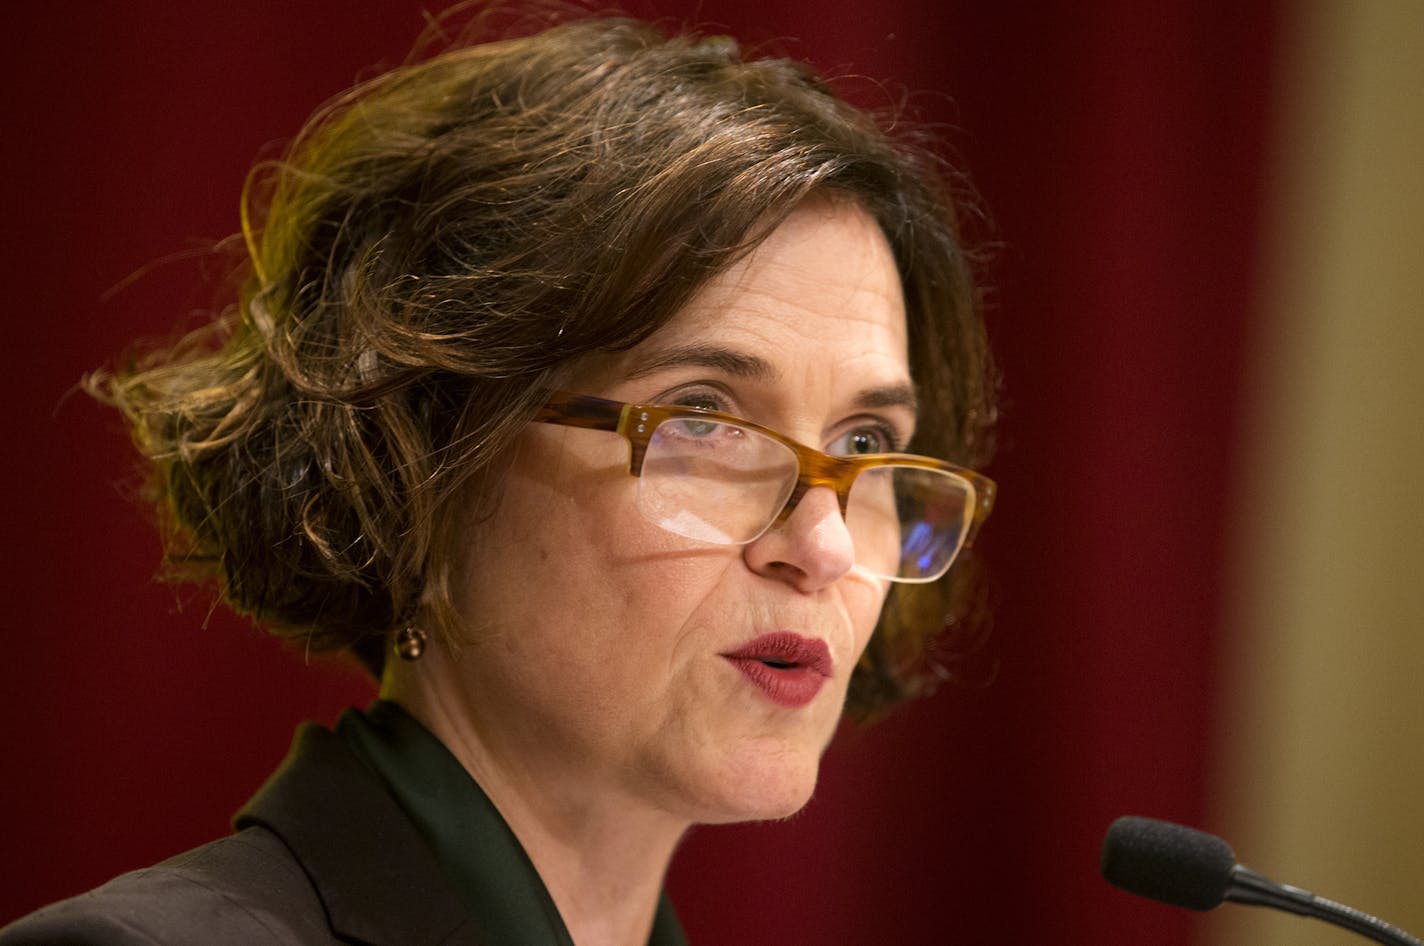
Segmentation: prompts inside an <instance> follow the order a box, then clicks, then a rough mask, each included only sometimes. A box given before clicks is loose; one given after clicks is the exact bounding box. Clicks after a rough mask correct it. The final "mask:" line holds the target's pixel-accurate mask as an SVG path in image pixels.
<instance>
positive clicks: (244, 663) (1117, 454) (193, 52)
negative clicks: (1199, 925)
mask: <svg viewBox="0 0 1424 946" xmlns="http://www.w3.org/2000/svg"><path fill="white" fill-rule="evenodd" d="M627 9H629V10H631V11H632V12H634V13H638V14H643V15H649V14H656V15H658V16H663V17H668V18H671V19H674V20H683V19H687V20H691V21H693V22H697V23H701V24H705V25H706V26H708V27H710V28H711V29H712V30H714V31H718V32H730V33H732V34H733V35H736V36H738V37H739V38H741V39H743V40H744V41H746V42H748V43H749V44H755V43H757V42H759V41H766V40H773V39H777V40H780V41H781V42H780V46H781V48H784V49H785V50H786V51H787V52H789V53H790V54H792V55H795V56H798V57H801V58H806V59H810V60H811V61H813V62H815V63H816V64H817V65H819V66H820V67H821V68H822V69H824V70H826V71H828V72H830V73H833V74H848V73H857V74H864V75H867V76H871V77H874V78H876V79H879V80H884V87H883V88H884V91H883V93H869V90H867V89H865V88H862V93H866V94H880V95H883V96H885V97H888V98H889V99H892V100H898V99H900V98H902V97H904V98H906V99H907V101H908V102H909V104H910V105H911V106H912V108H913V110H914V111H916V112H917V113H918V114H919V115H920V116H921V117H922V118H924V119H926V120H929V121H931V122H934V123H936V124H937V125H939V127H940V130H941V133H942V136H943V137H944V139H945V140H946V142H947V143H948V145H949V146H950V148H951V149H952V152H953V155H954V160H955V161H956V163H958V164H959V165H960V166H961V167H963V168H964V169H965V170H967V171H968V173H969V174H970V176H971V178H972V180H973V182H974V183H975V185H976V186H977V188H978V191H979V192H980V194H981V195H982V203H983V206H984V208H986V212H987V217H988V220H987V221H986V220H982V219H979V220H972V221H971V222H970V229H971V232H972V233H973V235H974V236H975V237H977V238H978V239H980V240H981V241H984V242H990V243H993V244H995V245H996V246H997V249H996V251H995V257H994V259H993V261H992V263H991V264H990V266H989V268H988V269H987V271H986V275H987V277H988V283H989V290H990V291H989V295H988V301H989V319H990V326H991V331H992V334H993V338H994V342H995V347H996V350H997V353H998V355H999V358H1000V360H1001V362H1002V367H1003V373H1004V378H1005V385H1006V403H1005V410H1004V417H1003V425H1002V429H1001V448H1000V451H999V454H998V458H997V459H996V461H995V463H994V465H993V467H992V468H991V470H990V471H989V472H991V473H992V474H993V475H994V476H995V477H996V478H997V479H998V480H999V482H1000V484H1001V488H1002V492H1001V503H1000V506H999V509H998V511H996V513H995V515H994V518H993V519H992V520H991V522H990V524H989V527H988V529H987V530H986V533H985V536H984V541H983V549H984V552H985V554H986V555H987V557H988V560H989V564H990V567H991V569H992V572H993V582H994V588H995V598H996V601H997V617H996V620H995V626H994V629H993V633H992V636H991V637H990V639H989V641H988V643H987V644H986V645H985V648H984V649H983V650H982V651H981V652H980V653H979V654H977V655H976V656H975V661H974V670H973V674H972V676H973V677H974V678H975V680H974V682H973V683H969V684H958V685H957V684H954V683H950V684H947V685H946V686H945V687H943V688H942V690H941V691H940V692H939V693H938V694H937V695H936V696H935V697H933V698H931V699H929V700H926V701H924V702H922V703H920V704H917V705H915V706H913V707H910V708H908V709H906V710H904V711H902V712H900V713H899V714H897V715H896V716H894V717H892V718H891V719H889V720H888V721H886V722H884V723H882V724H879V725H877V726H874V727H872V728H870V729H868V730H864V731H855V732H847V733H843V734H842V736H841V738H840V739H838V741H837V743H836V744H835V745H834V746H833V748H832V749H831V751H830V753H829V755H828V757H827V760H826V765H825V770H824V776H823V780H822V784H821V787H820V789H819V791H818V794H817V797H816V798H815V800H814V801H813V802H812V803H811V805H810V806H809V807H808V808H807V809H806V810H805V811H804V812H803V813H802V814H801V815H799V816H798V817H796V818H795V819H793V820H792V821H791V822H789V823H786V824H781V825H771V826H766V825H756V826H742V827H735V828H717V829H705V830H702V831H698V832H696V833H694V835H693V836H692V837H691V838H690V839H689V841H688V842H687V843H686V845H685V847H684V849H683V851H682V852H681V853H680V854H679V857H678V859H677V861H676V862H675V864H674V868H673V873H672V877H671V880H670V885H671V889H672V892H673V895H674V899H675V901H676V902H677V903H678V905H679V908H680V912H681V914H682V917H683V920H684V923H685V925H686V927H687V928H688V931H689V933H690V934H691V936H692V939H693V941H694V942H700V943H738V944H745V946H755V944H784V943H847V944H858V943H889V942H893V943H897V944H918V943H924V944H930V943H940V942H947V941H955V942H961V943H985V944H988V943H1004V944H1022V943H1031V942H1055V943H1078V944H1101V943H1133V942H1149V941H1150V942H1153V943H1157V944H1163V946H1171V944H1185V943H1186V942H1188V940H1189V938H1190V934H1191V930H1192V927H1191V924H1192V918H1191V916H1190V915H1185V914H1177V913H1174V912H1172V911H1169V910H1167V909H1166V908H1163V907H1157V906H1154V905H1151V904H1146V903H1141V902H1138V901H1134V900H1132V899H1131V898H1129V897H1128V896H1127V895H1125V894H1121V893H1119V892H1117V891H1114V890H1112V889H1111V888H1109V887H1107V886H1106V885H1105V884H1104V883H1103V882H1102V881H1101V880H1099V879H1098V877H1097V872H1096V862H1097V847H1098V844H1099V841H1100V839H1101V836H1102V832H1103V830H1104V829H1105V828H1106V826H1107V824H1108V823H1109V822H1110V821H1111V820H1112V819H1113V818H1114V817H1115V816H1117V815H1119V814H1123V813H1129V812H1131V813H1143V814H1153V815H1158V816H1162V817H1168V818H1174V819H1177V820H1184V821H1200V820H1201V816H1202V814H1203V809H1204V806H1205V804H1206V777H1207V771H1208V767H1209V765H1210V757H1209V750H1210V744H1209V738H1208V737H1209V734H1210V732H1211V727H1212V725H1213V721H1212V720H1211V719H1210V718H1209V717H1210V715H1211V706H1212V694H1213V687H1214V686H1215V682H1214V679H1213V666H1214V663H1213V661H1214V657H1215V654H1216V647H1217V643H1218V639H1219V629H1220V626H1221V595H1222V583H1223V574H1222V567H1221V549H1222V545H1223V542H1224V538H1225V537H1224V531H1225V524H1226V520H1225V510H1226V508H1227V503H1228V501H1229V498H1230V497H1229V492H1230V486H1231V483H1232V473H1233V451H1234V447H1235V446H1236V444H1235V442H1234V441H1235V436H1236V432H1237V430H1238V421H1239V418H1238V416H1237V415H1238V404H1239V398H1238V395H1239V393H1240V387H1241V383H1242V377H1241V375H1242V371H1243V370H1244V365H1245V358H1246V355H1245V353H1244V351H1243V348H1244V343H1245V340H1246V338H1247V337H1248V335H1249V332H1248V325H1249V320H1250V319H1251V318H1252V311H1253V310H1252V301H1253V283H1252V278H1253V273H1254V263H1255V254H1256V243H1257V229H1258V224H1259V205H1260V190H1261V183H1262V180H1261V179H1262V168H1263V166H1264V158H1265V155H1264V150H1265V142H1266V140H1267V134H1266V133H1267V130H1268V129H1267V125H1268V120H1269V117H1270V114H1271V108H1270V106H1271V94H1270V93H1271V89H1270V81H1269V80H1270V78H1271V76H1272V63H1273V57H1274V55H1275V46H1276V42H1275V39H1276V37H1277V36H1278V35H1279V28H1278V23H1277V22H1276V21H1277V19H1278V16H1277V13H1276V11H1275V10H1274V5H1273V4H1272V3H1269V2H1257V3H1248V4H1244V5H1242V4H1237V3H1229V2H1225V0H1211V2H1202V3H1195V4H1168V5H1157V4H1136V3H1131V2H1126V0H1122V2H1114V0H1084V2H1074V3H1067V2H1051V3H1042V4H1032V5H1030V4H1004V5H997V4H992V5H991V4H981V3H969V2H957V0H952V2H942V0H936V2H930V0H898V2H888V3H883V4H877V5H875V9H874V10H873V11H872V9H871V6H870V5H869V4H843V5H826V4H818V3H814V2H811V0H781V2H777V3H766V2H760V3H756V2H751V0H702V2H692V0H668V2H665V3H659V4H657V5H655V6H651V5H649V4H646V3H633V4H628V5H627ZM16 16H17V15H16V14H14V13H12V14H11V21H12V23H14V22H16ZM422 25H423V20H422V16H421V13H420V9H419V7H418V6H417V5H416V4H415V3H414V2H409V3H407V2H383V3H379V4H359V5H353V4H349V3H338V2H335V0H281V2H276V0H265V2H251V3H243V4H234V3H219V2H214V0H192V2H188V3H182V4H175V3H167V2H163V3H160V2H156V0H131V2H128V3H124V4H111V5H94V6H93V8H92V9H88V10H81V9H78V8H75V7H74V6H72V5H49V6H40V5H29V6H28V7H27V8H26V9H24V10H23V12H20V13H19V14H18V27H19V31H18V33H17V34H15V35H16V36H17V37H18V38H17V39H15V40H14V41H13V45H12V54H11V55H12V58H18V68H15V69H12V71H11V80H10V81H9V82H8V83H7V87H6V89H5V92H4V95H5V97H6V99H7V102H6V107H5V114H6V116H7V121H6V133H5V138H6V147H5V148H4V149H3V158H2V159H0V160H3V161H4V174H3V180H4V188H5V202H4V206H5V208H6V211H7V215H8V217H9V223H10V226H9V228H8V234H7V237H6V252H5V254H4V259H5V264H4V265H5V266H6V269H7V272H6V279H5V283H4V284H5V286H6V287H7V289H8V298H7V306H8V318H7V319H6V323H7V324H8V325H9V326H10V328H9V329H8V331H9V333H10V334H9V337H10V339H11V341H10V342H8V343H7V344H6V346H5V348H6V351H8V352H9V355H8V356H7V358H6V361H7V363H8V364H7V367H6V370H5V371H4V372H3V377H4V384H5V386H6V401H5V403H7V404H9V405H10V408H9V410H8V411H7V416H8V419H9V421H8V423H9V430H8V436H7V438H6V439H7V441H8V442H9V444H10V446H9V448H8V449H7V451H6V453H7V457H6V462H5V464H4V475H5V478H6V482H5V488H4V497H5V503H6V516H5V521H7V522H9V523H10V527H9V530H8V535H7V537H6V539H5V541H4V554H5V556H6V561H5V566H4V569H3V574H4V576H5V581H6V588H5V598H6V600H8V601H10V602H11V605H10V607H11V618H10V619H9V620H8V621H7V625H8V627H7V631H6V646H5V654H6V655H7V657H8V669H9V672H8V673H7V675H6V686H5V687H4V688H3V690H0V701H3V702H0V715H3V719H4V720H5V722H4V726H3V730H0V751H3V759H4V773H3V778H0V819H3V824H0V849H3V862H4V863H5V864H6V865H7V866H6V871H5V873H6V875H7V882H6V883H5V884H4V885H3V888H0V923H3V922H5V921H8V920H10V919H13V918H14V917H16V916H18V915H20V914H21V913H24V912H27V911H29V910H31V909H33V908H35V907H37V906H39V905H40V904H42V903H44V902H46V901H48V900H52V899H55V898H58V897H61V896H66V895H69V894H73V893H76V892H78V891H80V890H82V889H85V888H87V887H90V886H93V885H95V884H97V883H99V882H101V881H103V880H105V879H107V878H108V877H110V876H112V875H113V874H115V873H118V872H120V871H123V870H126V869H131V868H134V867H138V866H142V865H144V864H146V863H151V862H153V861H156V860H158V859H161V858H163V857H165V856H168V855H170V854H172V853H175V852H177V851H179V850H181V849H183V848H186V847H189V846H192V845H194V844H197V843H200V842H202V841H204V840H207V839H210V838H212V837H214V836H216V835H218V834H220V833H222V832H224V831H225V830H226V821H227V818H228V817H229V815H230V814H231V812H232V811H233V810H235V809H236V808H237V807H238V806H239V805H240V804H241V803H242V802H243V801H244V800H245V799H246V798H247V796H248V795H249V794H250V793H251V792H252V791H253V790H254V789H255V788H256V786H257V785H258V784H259V783H260V782H261V781H262V779H263V778H264V777H265V775H266V774H267V772H268V771H269V770H270V768H271V767H272V766H273V765H275V764H276V763H277V762H278V761H279V760H280V759H281V757H282V756H283V755H284V753H285V751H286V747H287V743H288V739H289V738H290V734H291V730H292V728H293V726H294V725H295V723H296V722H297V721H299V720H301V719H303V718H316V719H319V720H324V721H331V720H333V719H334V718H335V716H336V715H337V714H338V713H339V711H340V709H341V708H342V707H344V706H345V705H347V704H349V703H353V702H354V703H363V702H365V701H366V700H368V699H369V698H370V696H371V694H372V688H371V686H370V685H369V684H368V683H367V682H366V681H365V680H364V679H362V677H361V676H360V674H359V673H358V672H356V671H355V670H353V669H350V668H348V667H345V666H344V665H342V664H340V663H338V662H332V661H329V660H312V661H305V660H304V659H303V656H302V655H301V654H292V653H289V652H286V651H284V650H283V649H282V648H281V647H279V646H278V645H277V644H276V643H274V642H272V641H270V640H268V639H266V638H265V637H263V636H262V635H260V634H257V633H254V632H253V630H252V629H251V628H250V627H249V626H248V625H247V624H246V623H245V622H244V621H242V620H239V619H236V618H233V617H232V616H231V615H229V614H228V613H226V612H225V611H224V610H222V609H221V608H218V609H213V608H212V607H211V605H210V600H209V596H208V594H207V592H204V591H193V590H191V589H181V588H179V589H175V588H173V587H168V586H160V585H156V584H154V583H153V582H152V581H151V577H152V575H153V574H154V572H155V570H156V568H157V565H158V560H159V545H158V540H157V537H156V535H155V534H154V532H153V529H152V528H151V526H150V525H149V521H148V517H147V513H146V511H145V510H144V509H143V508H142V507H141V506H139V505H138V504H137V503H135V502H134V501H132V499H131V494H132V491H133V487H134V485H135V482H136V477H135V475H134V463H133V457H132V453H131V451H130V449H129V447H128V445H127V443H126V441H125V438H124V435H123V433H122V431H121V430H120V427H119V424H118V421H117V419H116V417H114V416H112V415H111V414H110V413H109V412H107V411H105V410H104V409H102V408H100V407H98V406H97V405H95V404H93V403H91V402H90V401H89V400H88V399H87V398H86V397H85V396H83V395H81V394H77V393H74V385H75V384H76V382H77V381H78V379H79V377H80V376H81V375H82V374H83V373H84V372H85V371H86V370H88V369H90V368H92V367H94V366H96V365H98V364H100V363H102V362H104V361H106V360H108V359H110V358H112V357H113V356H114V355H116V354H117V353H119V352H120V351H122V350H123V349H124V348H125V346H126V345H127V344H128V343H129V342H130V341H131V340H132V339H134V338H136V337H138V336H145V335H147V336H152V335H164V334H167V333H168V332H169V331H170V330H171V328H172V327H173V326H174V325H175V324H177V323H179V322H180V321H182V320H183V319H184V318H185V317H186V316H187V315H188V314H189V313H190V312H192V311H193V310H196V309H201V308H202V307H203V306H204V305H205V304H206V303H207V301H208V299H207V297H206V296H205V295H204V293H203V292H202V291H201V289H199V288H198V286H199V278H198V277H199V276H200V273H201V269H202V265H201V263H200V262H199V261H198V259H197V258H198V256H199V255H200V254H199V253H198V251H200V250H201V249H202V248H204V247H206V246H209V245H210V244H211V243H212V242H213V241H214V240H216V239H219V238H222V237H223V236H226V235H227V234H229V233H231V232H232V231H234V230H235V229H236V226H237V214H236V207H237V195H238V191H239V188H240V185H241V181H242V177H243V175H244V173H245V171H246V169H247V167H248V166H249V165H250V163H251V161H252V160H253V158H254V157H256V156H257V155H258V154H259V152H260V151H262V149H263V147H264V145H266V144H267V143H269V142H272V141H274V140H279V139H282V138H283V137H285V136H288V135H290V134H291V133H293V132H294V131H295V130H296V129H297V127H298V126H299V124H300V123H301V121H302V120H303V118H304V117H305V116H306V114H307V113H308V112H309V111H310V110H311V109H312V108H313V107H314V106H315V105H316V104H317V103H318V102H320V101H321V100H323V99H324V98H326V97H327V96H329V95H331V94H334V93H335V92H337V91H339V90H341V89H342V88H344V87H345V86H347V85H349V84H350V83H351V82H352V81H353V80H354V79H356V78H358V77H359V76H362V75H365V74H368V72H369V70H370V67H373V66H375V65H378V64H382V63H384V64H391V63H394V62H396V61H398V60H399V59H400V58H401V57H402V56H403V55H404V53H405V51H406V49H407V48H408V46H409V44H410V42H411V41H412V40H413V39H414V37H415V35H416V34H417V33H418V32H419V30H420V29H421V27H422ZM140 272H142V278H139V279H131V277H132V276H134V274H136V273H140ZM986 667H995V668H997V673H996V674H995V675H994V679H993V681H992V683H990V684H989V685H983V684H984V678H985V677H986V676H987V674H986V673H985V672H984V671H985V668H986Z"/></svg>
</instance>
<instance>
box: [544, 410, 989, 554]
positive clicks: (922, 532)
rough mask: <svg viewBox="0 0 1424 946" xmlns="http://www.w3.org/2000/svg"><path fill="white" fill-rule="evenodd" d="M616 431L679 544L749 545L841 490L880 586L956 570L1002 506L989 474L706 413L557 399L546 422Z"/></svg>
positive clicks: (654, 512)
mask: <svg viewBox="0 0 1424 946" xmlns="http://www.w3.org/2000/svg"><path fill="white" fill-rule="evenodd" d="M534 420H535V421H537V422H539V423H545V424H560V425H563V426H565V427H581V428H585V429H589V430H611V431H614V432H616V433H617V434H619V435H620V436H622V437H623V438H624V439H626V440H627V441H628V443H629V444H630V445H631V448H632V449H631V453H630V456H629V462H628V472H629V473H631V474H632V475H634V476H636V477H638V498H637V503H638V509H639V511H640V512H641V513H642V514H643V516H644V517H645V518H647V519H648V520H649V521H651V522H653V523H654V524H656V525H658V526H660V527H662V528H663V529H666V530H667V531H669V532H672V533H675V534H677V535H681V536H686V537H687V538H690V539H696V540H699V541H702V542H709V543H712V544H714V545H745V544H747V543H749V542H753V541H755V540H756V539H757V538H759V537H760V536H761V535H762V534H764V533H765V532H766V530H767V529H769V528H771V526H772V524H773V523H776V522H780V521H785V520H786V519H787V518H788V517H790V515H791V513H792V512H793V511H794V510H795V509H796V504H797V503H799V502H800V501H801V498H802V497H803V496H805V495H806V491H807V490H809V489H812V488H814V487H820V486H824V487H826V488H828V489H830V490H832V491H834V492H835V494H836V498H837V500H838V501H839V503H840V511H841V515H842V517H844V519H845V524H846V529H847V531H848V532H849V533H850V536H851V541H852V543H853V545H854V548H855V563H856V565H857V566H859V567H860V568H863V569H864V570H866V571H868V572H870V573H871V574H873V575H876V576H878V577H880V578H887V579H889V580H890V581H901V582H930V581H934V580H936V579H937V578H939V577H941V576H942V575H944V573H945V572H947V571H949V566H950V565H952V564H953V563H954V559H955V556H957V555H958V554H959V552H960V550H961V549H963V548H965V547H966V546H969V545H971V544H972V543H973V541H974V536H975V534H976V533H977V532H978V531H979V527H980V526H981V525H982V524H983V522H984V520H985V518H987V517H988V515H989V511H990V509H991V508H993V505H994V483H993V481H992V480H990V479H989V478H988V477H986V476H983V475H981V474H979V473H975V472H974V471H972V470H966V469H963V468H961V467H957V466H954V465H953V464H950V463H946V462H944V461H943V460H934V459H931V458H929V457H919V456H913V455H911V454H906V453H879V454H867V455H864V456H849V457H838V456H831V455H830V454H826V453H822V452H821V451H819V450H814V449H812V448H810V447H807V446H803V445H802V444H799V443H796V442H795V441H794V440H791V439H789V438H787V437H785V436H783V435H781V434H779V433H777V432H776V431H774V430H771V429H769V428H767V427H762V426H761V425H759V424H754V423H752V422H751V421H747V420H743V419H741V418H740V417H734V416H732V415H731V414H724V413H722V412H720V411H713V410H706V409H704V408H699V407H664V406H661V405H655V404H626V403H623V402H621V401H609V400H605V399H604V398H599V397H588V396H584V395H578V394H569V393H566V392H562V391H561V392H557V393H555V394H554V395H553V396H552V397H550V399H549V402H548V403H547V404H545V405H544V407H543V408H542V409H540V411H539V413H538V414H537V415H536V416H535V418H534Z"/></svg>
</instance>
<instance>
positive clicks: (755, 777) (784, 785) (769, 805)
mask: <svg viewBox="0 0 1424 946" xmlns="http://www.w3.org/2000/svg"><path fill="white" fill-rule="evenodd" d="M820 764H821V759H820V753H819V752H810V751H804V750H803V751H791V752H787V751H786V750H785V749H784V748H782V749H780V750H779V751H777V750H775V749H771V750H769V749H767V748H766V747H760V748H757V749H753V748H751V747H748V748H746V749H744V750H742V751H741V752H739V753H738V755H737V757H736V758H734V759H732V760H731V761H730V764H729V765H728V766H727V767H725V768H724V769H723V770H722V771H721V772H720V773H718V775H717V776H716V778H715V781H716V783H717V791H716V792H714V793H712V796H713V797H710V798H705V799H704V805H703V808H704V813H703V816H702V817H701V818H699V820H700V821H701V822H702V823H704V824H732V823H735V822H739V821H777V820H780V819H782V818H790V817H791V816H792V815H794V814H796V813H797V812H798V811H800V810H801V809H802V808H804V807H806V803H807V802H808V801H810V800H811V795H812V794H813V793H814V792H815V790H816V777H817V775H818V774H819V771H820Z"/></svg>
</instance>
